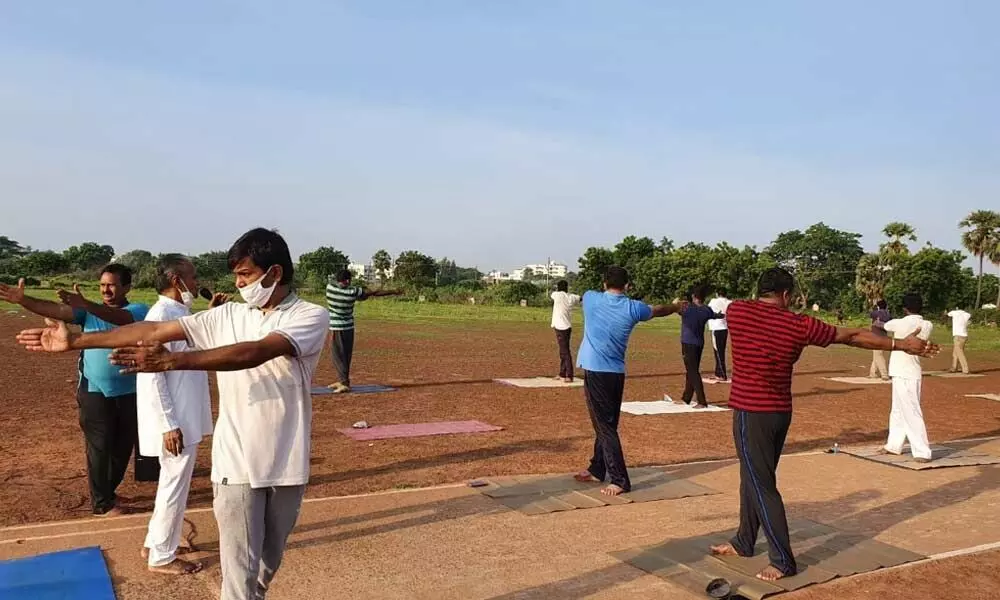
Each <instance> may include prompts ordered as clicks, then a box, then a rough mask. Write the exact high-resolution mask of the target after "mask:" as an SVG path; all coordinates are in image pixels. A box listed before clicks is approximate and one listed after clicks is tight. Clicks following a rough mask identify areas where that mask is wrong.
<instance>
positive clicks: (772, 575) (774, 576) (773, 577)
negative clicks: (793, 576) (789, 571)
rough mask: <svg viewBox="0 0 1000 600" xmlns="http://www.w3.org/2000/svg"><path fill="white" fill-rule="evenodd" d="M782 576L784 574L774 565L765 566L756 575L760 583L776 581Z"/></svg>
mask: <svg viewBox="0 0 1000 600" xmlns="http://www.w3.org/2000/svg"><path fill="white" fill-rule="evenodd" d="M784 576H785V574H784V573H782V572H781V571H779V570H778V568H777V567H775V566H774V565H767V566H766V567H764V568H763V569H762V570H761V572H760V573H757V579H760V580H762V581H777V580H779V579H781V578H782V577H784Z"/></svg>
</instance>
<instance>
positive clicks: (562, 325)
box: [550, 281, 580, 383]
mask: <svg viewBox="0 0 1000 600" xmlns="http://www.w3.org/2000/svg"><path fill="white" fill-rule="evenodd" d="M550 297H551V298H552V329H554V330H555V332H556V343H557V344H558V345H559V377H556V379H561V380H562V381H563V382H564V383H573V352H572V350H570V347H569V340H570V337H572V335H573V322H572V321H571V320H570V315H571V313H572V311H573V307H574V306H576V305H578V304H580V297H579V296H577V295H576V294H570V293H569V284H568V283H567V282H566V281H560V282H558V283H557V284H556V291H554V292H552V294H551V296H550Z"/></svg>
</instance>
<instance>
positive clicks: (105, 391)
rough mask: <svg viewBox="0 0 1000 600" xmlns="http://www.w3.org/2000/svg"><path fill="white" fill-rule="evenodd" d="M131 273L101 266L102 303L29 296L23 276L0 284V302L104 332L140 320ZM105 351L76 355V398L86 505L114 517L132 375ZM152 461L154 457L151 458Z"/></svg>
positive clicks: (131, 423)
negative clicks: (133, 299)
mask: <svg viewBox="0 0 1000 600" xmlns="http://www.w3.org/2000/svg"><path fill="white" fill-rule="evenodd" d="M131 287H132V271H131V270H130V269H129V268H128V267H126V266H125V265H120V264H116V263H112V264H110V265H108V266H106V267H104V268H103V269H102V270H101V300H102V303H101V304H98V303H96V302H91V301H89V300H87V299H86V298H84V297H83V294H82V293H80V288H79V286H76V285H74V286H73V291H72V292H69V291H66V290H59V298H60V299H61V300H62V303H59V302H51V301H49V300H41V299H38V298H32V297H31V296H27V295H25V293H24V280H23V279H22V280H20V281H19V282H18V284H17V286H8V285H3V284H0V300H4V301H6V302H10V303H12V304H19V305H21V306H23V307H24V308H25V309H27V310H29V311H31V312H33V313H35V314H37V315H41V316H43V317H46V318H49V319H56V320H59V321H65V322H67V323H73V324H75V325H79V326H81V327H82V328H83V331H84V332H85V333H89V332H92V331H106V330H108V329H112V328H114V327H117V326H120V325H128V324H129V323H133V322H136V321H142V320H143V319H145V318H146V313H147V312H148V311H149V307H148V306H146V305H145V304H137V303H130V302H129V301H128V299H127V298H126V295H127V294H128V292H129V290H130V289H131ZM110 353H111V351H110V350H84V351H83V352H82V353H81V355H80V369H79V375H80V382H79V385H78V387H77V392H76V398H77V404H78V406H79V408H80V428H81V429H82V430H83V435H84V437H85V438H86V440H87V476H88V479H89V480H90V504H91V508H92V509H93V512H94V514H95V515H116V514H121V513H122V510H121V508H119V507H118V505H117V496H116V495H115V490H117V489H118V486H119V484H121V482H122V479H124V477H125V471H126V470H127V469H128V462H129V459H130V458H131V456H132V450H133V448H135V446H136V443H137V439H138V423H137V420H136V408H135V406H136V405H135V375H122V374H120V373H119V372H118V371H119V367H116V366H114V365H112V364H111V363H110V362H108V356H109V355H110ZM152 460H153V461H155V460H156V459H152Z"/></svg>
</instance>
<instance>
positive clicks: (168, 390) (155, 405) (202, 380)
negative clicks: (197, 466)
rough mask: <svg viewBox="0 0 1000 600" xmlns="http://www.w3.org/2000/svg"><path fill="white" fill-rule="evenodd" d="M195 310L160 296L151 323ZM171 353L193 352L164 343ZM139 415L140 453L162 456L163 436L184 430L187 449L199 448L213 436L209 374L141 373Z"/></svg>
mask: <svg viewBox="0 0 1000 600" xmlns="http://www.w3.org/2000/svg"><path fill="white" fill-rule="evenodd" d="M190 314H191V309H189V308H188V307H186V306H184V305H183V304H181V303H180V302H178V301H176V300H174V299H173V298H168V297H166V296H160V297H159V299H158V300H157V301H156V304H154V305H153V306H152V308H150V309H149V313H148V314H147V315H146V320H147V321H176V320H177V319H180V318H182V317H186V316H188V315H190ZM164 345H165V346H166V347H167V350H169V351H170V352H186V351H188V350H191V347H190V346H189V345H188V344H187V342H168V343H166V344H164ZM135 387H136V405H135V408H136V416H137V417H138V421H139V453H140V454H142V455H143V456H160V455H161V454H162V453H163V434H164V433H166V432H168V431H173V430H174V429H180V430H181V435H183V436H184V445H185V446H196V445H198V442H200V441H201V439H202V438H203V437H205V436H208V435H211V434H212V404H211V401H210V399H209V395H208V373H206V372H205V371H168V372H166V373H139V374H138V375H136V379H135Z"/></svg>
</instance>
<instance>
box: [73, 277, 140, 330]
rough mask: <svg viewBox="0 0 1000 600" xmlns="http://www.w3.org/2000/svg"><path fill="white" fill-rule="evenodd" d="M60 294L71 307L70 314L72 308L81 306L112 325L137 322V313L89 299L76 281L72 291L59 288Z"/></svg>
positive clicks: (80, 307) (81, 308)
mask: <svg viewBox="0 0 1000 600" xmlns="http://www.w3.org/2000/svg"><path fill="white" fill-rule="evenodd" d="M58 294H59V299H60V300H62V302H63V304H65V305H66V306H69V307H70V309H71V310H70V314H72V309H74V308H79V309H80V310H85V311H87V312H89V313H90V314H92V315H94V316H95V317H97V318H98V319H100V320H102V321H105V322H107V323H111V324H112V325H128V324H130V323H135V315H133V314H132V313H131V312H129V311H128V310H126V309H124V308H115V307H114V306H108V305H106V304H98V303H97V302H91V301H90V300H87V299H86V298H85V297H84V296H83V292H81V291H80V284H77V283H74V284H73V291H72V292H69V291H66V290H59V292H58Z"/></svg>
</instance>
